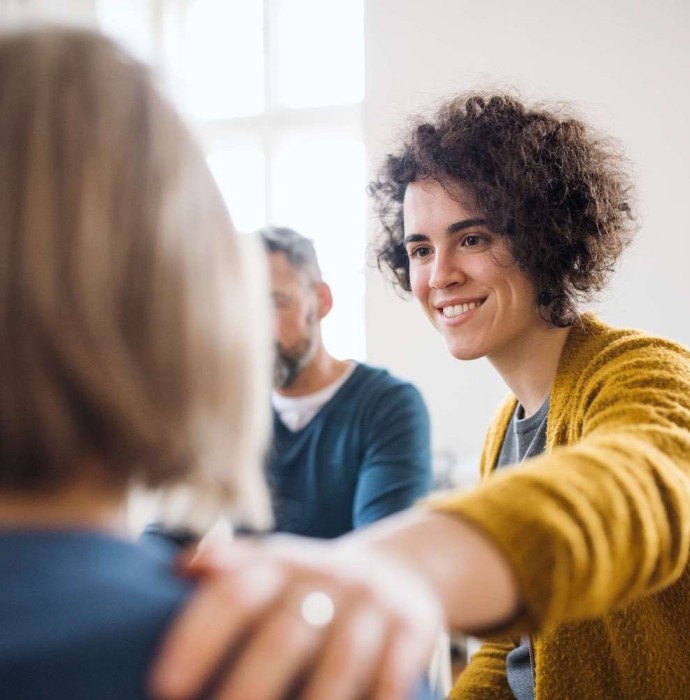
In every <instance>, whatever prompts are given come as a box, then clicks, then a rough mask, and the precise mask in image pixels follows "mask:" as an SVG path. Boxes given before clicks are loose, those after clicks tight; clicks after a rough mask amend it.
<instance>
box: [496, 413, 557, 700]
mask: <svg viewBox="0 0 690 700" xmlns="http://www.w3.org/2000/svg"><path fill="white" fill-rule="evenodd" d="M548 414H549V399H546V401H545V402H544V404H543V405H542V407H541V408H540V409H539V410H538V411H537V412H536V413H535V414H534V415H532V416H529V417H528V418H524V417H523V416H524V409H523V408H522V406H521V405H520V404H518V405H517V407H516V408H515V412H514V413H513V417H512V418H511V420H510V424H509V425H508V430H506V434H505V437H504V438H503V445H501V452H500V454H499V455H498V462H497V465H496V466H497V467H498V468H501V467H508V466H510V465H513V466H514V465H519V464H522V462H524V461H525V460H526V459H529V458H530V457H536V456H537V455H540V454H541V453H542V452H544V449H545V447H546V420H547V418H548ZM506 667H507V668H506V673H507V676H508V685H509V686H510V689H511V690H512V691H513V695H514V696H515V698H516V700H534V672H533V669H532V650H531V648H530V641H529V637H523V638H522V639H521V640H520V645H519V646H518V647H516V648H515V649H513V650H512V651H511V652H510V653H509V654H508V656H507V658H506Z"/></svg>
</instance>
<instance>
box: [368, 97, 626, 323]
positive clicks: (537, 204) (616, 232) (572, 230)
mask: <svg viewBox="0 0 690 700" xmlns="http://www.w3.org/2000/svg"><path fill="white" fill-rule="evenodd" d="M426 178H429V179H432V180H436V181H438V182H439V183H441V184H444V185H445V184H449V185H452V184H457V185H460V186H461V188H462V189H463V190H465V191H467V192H469V193H471V194H472V195H473V196H474V199H475V201H476V204H477V206H478V208H479V210H480V211H481V212H482V213H483V214H484V216H485V218H486V220H487V224H488V226H489V228H490V229H491V230H492V231H494V232H496V233H499V234H503V235H505V236H507V239H508V244H509V248H510V250H511V252H512V254H513V257H514V258H515V260H516V262H517V264H518V265H519V267H520V269H522V270H523V271H525V272H526V273H527V274H528V275H529V276H530V277H531V279H532V280H533V282H534V284H535V286H536V289H537V300H536V301H537V302H538V303H539V305H540V307H541V309H542V314H543V316H544V318H546V319H547V320H548V321H550V322H551V323H553V324H555V325H557V326H567V325H570V324H572V323H573V322H574V321H575V320H576V318H577V306H578V304H579V303H580V302H583V301H588V300H590V299H591V298H592V297H593V296H594V294H595V293H596V292H598V291H600V290H602V289H603V288H604V286H605V284H606V282H607V280H608V277H609V274H610V273H611V272H612V271H613V265H614V263H615V262H616V260H617V259H618V257H619V255H620V254H621V252H622V251H623V249H624V248H625V246H626V245H627V243H628V242H629V241H630V239H631V236H632V233H633V230H634V218H635V217H634V215H633V204H632V200H633V190H632V185H631V181H630V179H629V177H628V173H627V167H626V161H625V159H624V158H623V157H622V154H621V153H620V151H619V149H618V148H617V147H616V146H615V144H614V143H613V142H612V141H611V140H610V139H608V138H605V137H603V136H601V135H598V134H596V133H595V132H594V130H593V129H591V128H590V127H588V126H587V125H585V124H584V123H583V122H582V121H580V120H578V119H576V118H573V117H572V116H571V115H569V114H568V113H567V112H566V110H564V109H563V108H562V107H559V108H555V107H554V108H549V109H544V108H541V107H535V108H528V107H527V106H525V105H524V104H523V103H522V102H521V101H520V99H518V98H517V97H515V96H512V95H495V94H468V95H461V96H459V97H456V98H455V99H452V100H450V101H449V102H447V103H445V104H444V105H443V106H442V107H441V108H440V109H439V110H438V112H437V113H436V114H435V116H434V117H433V118H432V119H431V120H426V121H420V120H418V121H416V122H415V123H414V125H413V127H412V129H411V130H410V133H409V134H408V136H407V138H406V139H405V140H404V141H403V145H402V148H401V149H400V150H399V152H398V153H396V154H392V155H388V156H387V157H386V160H385V162H384V163H383V166H382V168H381V170H380V172H379V174H378V177H377V179H376V180H374V181H373V182H371V183H370V185H369V188H368V192H369V194H370V195H371V196H372V197H373V198H374V202H375V210H376V213H377V214H378V217H379V220H380V222H381V224H382V228H383V230H382V233H381V236H380V237H379V239H378V240H377V241H376V242H375V243H374V244H373V246H372V251H373V253H374V255H375V257H376V261H377V263H378V267H379V270H382V271H384V270H388V271H389V273H392V274H391V277H392V280H393V282H394V283H396V284H399V285H400V287H402V288H403V289H404V290H406V291H410V274H409V260H408V257H407V254H406V252H405V247H404V245H403V235H404V234H403V207H402V202H403V198H404V196H405V189H406V188H407V186H408V185H409V184H410V183H411V182H415V181H418V180H423V179H426ZM448 191H449V192H452V188H449V190H448Z"/></svg>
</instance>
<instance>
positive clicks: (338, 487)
mask: <svg viewBox="0 0 690 700" xmlns="http://www.w3.org/2000/svg"><path fill="white" fill-rule="evenodd" d="M258 235H259V239H260V241H261V243H262V244H263V247H264V249H265V250H266V253H267V257H268V268H269V273H270V285H271V297H272V301H273V308H274V343H275V350H274V352H275V365H274V376H273V392H272V405H273V433H272V437H271V445H270V449H269V453H268V457H267V465H266V467H267V471H266V475H267V478H268V484H269V487H270V491H271V499H272V502H273V515H274V520H275V529H276V530H277V531H278V532H289V533H293V534H297V535H304V536H308V537H319V538H332V537H337V536H339V535H343V534H345V533H346V532H350V531H351V530H353V529H356V528H359V527H362V526H364V525H368V524H369V523H372V522H374V521H375V520H379V519H380V518H382V517H384V516H386V515H391V514H392V513H395V512H397V511H400V510H404V509H405V508H408V507H409V506H411V505H412V504H413V503H414V502H415V501H416V500H418V499H419V498H421V497H422V496H425V495H426V494H427V493H428V491H429V489H430V487H431V451H430V446H429V441H430V436H429V415H428V412H427V410H426V406H425V404H424V400H423V399H422V396H421V394H420V393H419V391H418V390H417V389H416V388H415V387H414V386H412V384H410V383H408V382H404V381H402V380H401V379H398V378H396V377H394V376H392V375H391V374H389V373H388V372H387V371H386V370H385V369H382V368H379V367H372V366H370V365H366V364H363V363H359V362H355V361H354V360H338V359H336V358H335V357H333V355H331V354H330V353H329V352H328V350H327V349H326V347H325V345H324V342H323V338H322V335H321V321H322V320H323V319H324V318H325V317H326V316H327V315H328V313H329V312H330V311H331V308H332V306H333V297H332V294H331V289H330V287H329V286H328V284H327V283H326V282H325V281H324V280H323V278H322V275H321V269H320V267H319V263H318V260H317V257H316V250H315V249H314V244H313V243H312V242H311V241H310V240H309V239H308V238H305V237H304V236H302V235H300V234H299V233H297V231H294V230H293V229H290V228H286V227H277V226H268V227H266V228H263V229H261V230H260V231H258Z"/></svg>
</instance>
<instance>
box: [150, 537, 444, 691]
mask: <svg viewBox="0 0 690 700" xmlns="http://www.w3.org/2000/svg"><path fill="white" fill-rule="evenodd" d="M186 569H187V571H188V572H189V573H190V574H193V575H197V576H200V577H201V580H200V583H199V586H198V588H197V590H196V591H195V593H194V594H193V595H192V597H191V599H190V601H189V602H188V604H187V606H186V608H185V609H184V610H183V611H182V613H181V615H180V616H179V618H178V619H177V620H176V621H175V623H174V624H173V627H172V630H171V632H170V633H169V634H168V636H167V638H166V640H165V641H164V644H163V646H162V649H161V650H160V654H159V657H158V660H157V662H156V664H155V666H154V669H153V672H152V676H151V681H152V682H151V687H152V692H153V695H154V697H156V698H161V699H164V700H182V699H184V698H193V697H196V696H197V695H198V694H199V693H200V692H201V691H202V690H203V689H204V688H207V687H208V684H209V681H211V679H212V680H213V688H214V695H213V697H214V698H219V699H220V700H233V699H234V700H247V698H251V700H279V699H284V698H297V697H299V698H301V699H302V700H323V699H324V698H328V699H329V700H357V699H359V698H362V697H367V698H371V699H372V700H393V699H396V700H397V699H401V698H404V699H405V700H407V698H409V697H410V692H411V690H412V688H413V687H414V686H415V684H416V683H417V682H418V680H419V679H420V677H421V676H423V675H424V674H425V672H426V671H427V669H428V664H429V660H430V658H431V655H432V653H433V649H434V645H435V643H436V641H437V639H438V635H439V634H440V632H441V631H442V629H443V626H444V625H443V623H444V620H443V616H442V612H441V607H440V604H439V602H438V600H437V598H436V595H435V594H434V593H433V592H432V589H431V587H430V586H429V584H428V583H427V581H426V580H425V579H424V578H422V577H420V576H419V575H418V574H417V573H415V572H414V571H413V570H412V569H410V568H409V567H408V566H406V565H405V564H404V563H402V562H401V561H400V560H398V559H397V558H395V557H390V556H388V555H386V554H384V553H382V552H379V551H376V549H375V548H367V547H362V546H361V544H360V543H359V542H358V540H357V539H356V538H354V539H352V540H348V539H347V538H345V539H344V540H342V541H340V542H338V543H335V542H328V543H326V542H317V541H312V540H305V539H302V538H297V537H287V536H276V537H273V538H270V539H269V540H265V541H263V542H261V543H253V542H239V543H236V544H233V545H231V546H225V547H210V548H207V549H205V550H204V551H202V552H200V553H199V554H198V555H197V556H196V557H195V558H194V559H193V560H192V561H191V562H190V563H189V564H187V567H186Z"/></svg>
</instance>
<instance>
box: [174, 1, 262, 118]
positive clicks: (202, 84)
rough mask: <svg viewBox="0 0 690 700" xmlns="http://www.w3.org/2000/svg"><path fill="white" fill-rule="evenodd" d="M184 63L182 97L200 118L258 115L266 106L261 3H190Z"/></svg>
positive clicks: (191, 110)
mask: <svg viewBox="0 0 690 700" xmlns="http://www.w3.org/2000/svg"><path fill="white" fill-rule="evenodd" d="M183 65H184V80H183V82H184V93H185V100H184V101H185V104H186V105H187V108H188V109H189V111H190V112H191V113H192V114H193V115H194V116H196V117H197V118H198V119H221V118H224V117H241V116H248V115H251V114H259V113H260V112H261V111H262V110H263V107H264V40H263V3H261V2H257V0H233V1H232V2H230V1H229V0H196V1H195V2H193V3H190V6H189V10H188V14H187V16H186V23H185V46H184V57H183Z"/></svg>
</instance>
